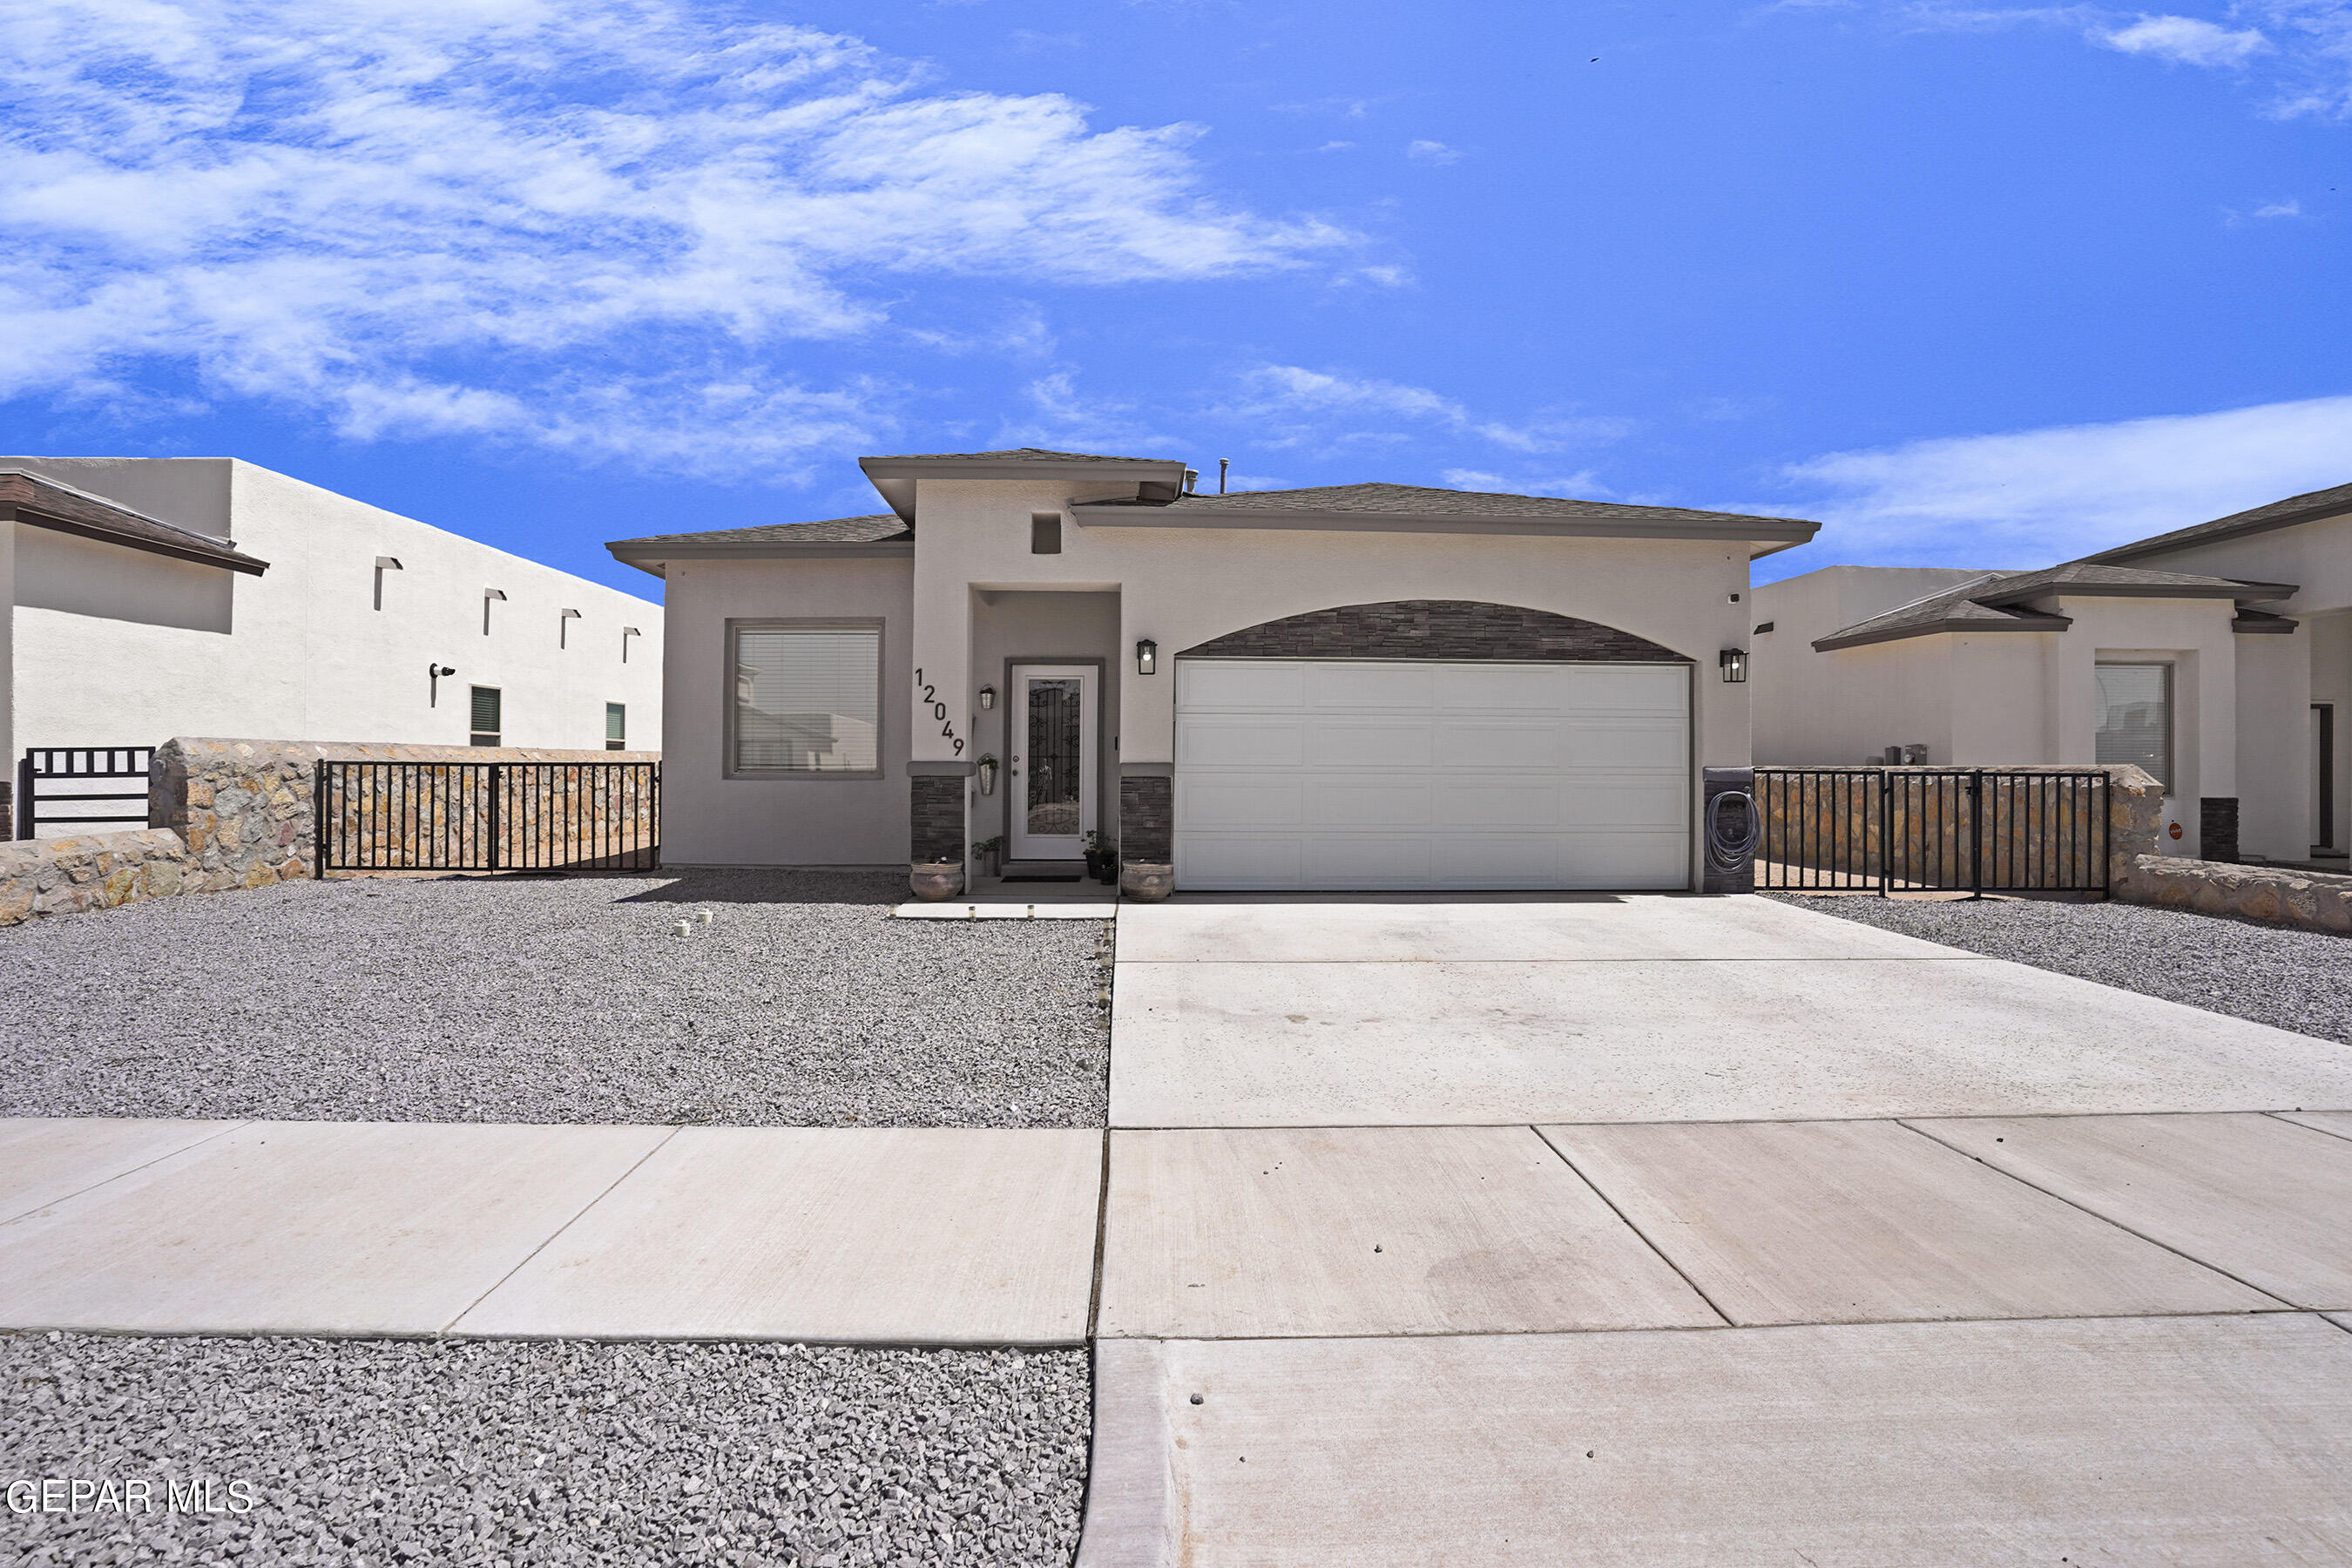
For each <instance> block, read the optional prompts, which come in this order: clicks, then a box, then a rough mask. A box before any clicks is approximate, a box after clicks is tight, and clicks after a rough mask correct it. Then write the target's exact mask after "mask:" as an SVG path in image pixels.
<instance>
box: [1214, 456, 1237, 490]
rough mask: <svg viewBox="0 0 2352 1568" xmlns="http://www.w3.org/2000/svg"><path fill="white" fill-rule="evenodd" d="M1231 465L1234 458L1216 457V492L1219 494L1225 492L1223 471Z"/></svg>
mask: <svg viewBox="0 0 2352 1568" xmlns="http://www.w3.org/2000/svg"><path fill="white" fill-rule="evenodd" d="M1233 466H1234V460H1233V459H1232V458H1218V459H1217V493H1218V494H1219V495H1223V494H1224V493H1225V471H1226V470H1227V469H1229V468H1232V467H1233Z"/></svg>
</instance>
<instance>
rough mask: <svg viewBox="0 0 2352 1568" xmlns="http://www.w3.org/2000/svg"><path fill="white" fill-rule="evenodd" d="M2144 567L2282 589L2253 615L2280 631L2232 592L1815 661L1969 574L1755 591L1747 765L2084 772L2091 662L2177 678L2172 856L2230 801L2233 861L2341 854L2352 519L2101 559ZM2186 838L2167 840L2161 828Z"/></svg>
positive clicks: (1844, 650)
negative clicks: (2288, 625) (2249, 612)
mask: <svg viewBox="0 0 2352 1568" xmlns="http://www.w3.org/2000/svg"><path fill="white" fill-rule="evenodd" d="M2118 554H2121V555H2122V556H2123V559H2121V560H2120V562H2119V563H2120V564H2123V565H2126V566H2128V567H2131V568H2137V569H2143V570H2146V571H2148V572H2162V573H2175V574H2187V575H2190V576H2196V577H2205V578H2216V579H2226V580H2229V581H2231V582H2234V583H2251V584H2294V587H2295V592H2294V595H2292V596H2291V597H2288V598H2284V599H2276V600H2270V601H2250V602H2249V605H2248V606H2247V607H2249V608H2252V609H2256V610H2259V611H2262V612H2267V613H2270V614H2273V615H2277V616H2286V617H2288V618H2289V619H2291V620H2292V621H2294V623H2295V625H2294V628H2293V629H2292V630H2291V631H2288V632H2284V633H2283V632H2279V631H2263V632H2250V631H2247V630H2245V629H2242V627H2240V626H2236V625H2234V624H2233V622H2234V620H2235V617H2236V616H2237V612H2238V609H2239V606H2238V605H2235V604H2233V603H2231V601H2230V600H2228V599H2219V598H2185V597H2181V598H2171V597H2165V596H2162V595H2161V592H2160V590H2158V589H2153V588H2151V589H2149V590H2147V592H2144V593H2136V594H2134V595H2129V596H2125V595H2115V594H2067V593H2063V592H2059V593H2055V594H2053V595H2048V596H2044V597H2040V598H2036V599H2033V600H2032V601H2031V602H2030V604H2029V605H2021V606H2020V607H2021V608H2028V609H2031V610H2032V611H2035V612H2042V613H2051V614H2055V615H2058V616H2064V617H2066V618H2067V619H2068V620H2069V621H2071V623H2072V624H2071V625H2070V626H2066V627H2065V628H2064V629H2063V630H2000V631H1972V630H1951V631H1933V632H1928V633H1926V634H1923V635H1913V636H1906V637H1901V638H1899V639H1895V640H1888V641H1879V642H1872V643H1866V644H1864V645H1862V646H1858V647H1837V648H1831V649H1826V650H1823V649H1816V648H1815V647H1813V646H1812V645H1813V644H1814V642H1815V641H1817V640H1820V639H1823V638H1828V637H1832V635H1833V634H1835V633H1837V632H1839V631H1840V630H1842V629H1843V628H1846V627H1851V626H1856V625H1857V624H1859V623H1861V622H1864V621H1865V620H1868V619H1869V618H1871V617H1873V616H1878V615H1883V614H1885V613H1888V612H1890V611H1893V610H1895V608H1896V607H1898V606H1901V605H1906V604H1910V603H1913V602H1916V600H1918V599H1919V598H1921V597H1922V596H1923V595H1927V594H1929V593H1933V592H1939V591H1944V590H1948V589H1951V588H1954V587H1957V586H1958V585H1959V584H1963V583H1966V582H1968V581H1969V580H1971V579H1973V578H1976V577H1979V576H1981V575H1984V574H1979V573H1969V572H1952V571H1945V570H1943V569H1918V568H1884V567H1862V566H1833V567H1825V568H1822V570H1820V571H1817V572H1812V573H1809V574H1805V575H1803V576H1801V577H1795V578H1790V579H1789V580H1787V581H1785V582H1780V583H1773V584H1766V585H1764V586H1762V587H1760V588H1759V589H1757V590H1756V594H1755V598H1756V605H1757V619H1758V620H1759V622H1761V621H1770V622H1772V623H1773V629H1772V630H1771V631H1770V632H1769V633H1766V634H1763V635H1760V636H1759V637H1757V638H1756V647H1755V654H1754V670H1755V686H1756V699H1755V700H1756V713H1757V719H1756V726H1757V728H1756V759H1757V761H1758V762H1759V763H1790V764H1801V763H1816V764H1822V763H1827V764H1835V763H1864V762H1875V761H1878V760H1880V759H1881V756H1882V754H1883V752H1884V750H1885V748H1886V747H1888V746H1910V745H1919V744H1924V745H1925V746H1926V747H1927V757H1926V759H1925V760H1926V761H1927V762H1928V763H1936V764H1947V765H1958V766H1999V765H2007V764H2022V763H2052V764H2069V763H2085V764H2086V763H2092V762H2094V761H2095V760H2096V744H2095V742H2096V728H2097V725H2096V718H2095V679H2096V678H2095V668H2096V667H2097V666H2098V665H2099V664H2102V663H2108V662H2129V663H2158V664H2166V665H2169V666H2171V667H2172V669H2173V677H2172V679H2173V706H2174V712H2173V759H2174V766H2173V777H2172V779H2171V781H2170V786H2171V787H2170V793H2169V794H2168V796H2167V797H2166V800H2165V806H2164V810H2165V820H2164V824H2163V826H2162V828H2161V830H2160V831H2161V832H2162V834H2163V836H2164V843H2165V846H2166V847H2167V848H2168V850H2169V851H2170V852H2172V853H2175V854H2179V855H2194V854H2196V853H2198V851H2199V850H2200V847H2202V845H2201V843H2200V840H2201V833H2200V816H2201V813H2200V803H2201V802H2205V801H2212V800H2223V801H2234V802H2236V803H2237V804H2236V811H2237V820H2238V847H2239V849H2240V850H2241V851H2242V853H2244V854H2246V855H2248V856H2250V857H2258V858H2264V859H2272V860H2296V861H2299V860H2302V859H2304V858H2306V857H2307V856H2310V855H2312V854H2313V853H2314V852H2315V849H2316V848H2318V847H2319V846H2321V845H2322V844H2323V843H2325V842H2327V841H2331V840H2332V847H2333V848H2335V849H2338V850H2340V849H2342V848H2343V847H2346V846H2347V844H2352V817H2347V795H2352V790H2347V771H2352V734H2347V731H2352V515H2346V516H2337V517H2332V518H2324V519H2319V520H2316V521H2305V522H2299V523H2295V524H2293V525H2291V526H2285V527H2281V528H2277V529H2274V530H2272V531H2265V532H2259V533H2253V534H2250V535H2247V536H2245V537H2242V538H2237V539H2231V540H2223V541H2219V542H2207V543H2200V544H2195V545H2192V546H2189V547H2184V548H2178V549H2168V550H2164V551H2160V552H2138V551H2136V550H2134V551H2128V552H2111V553H2110V555H2108V556H2105V557H2101V558H2100V559H2102V560H2111V561H2112V560H2116V559H2117V555H2118ZM2315 703H2326V704H2332V705H2333V706H2334V711H2335V714H2336V723H2335V727H2334V738H2335V757H2334V766H2333V776H2334V780H2335V787H2334V800H2333V804H2332V811H2331V813H2329V815H2330V816H2332V821H2330V822H2326V823H2323V822H2321V821H2320V820H2319V818H2320V816H2321V815H2322V814H2321V812H2320V810H2319V799H2318V796H2317V793H2316V792H2317V791H2318V789H2319V787H2320V786H2319V778H2320V769H2319V765H2318V758H2317V756H2316V755H2315V752H2314V743H2315V741H2314V737H2315V731H2316V724H2315V721H2314V719H2313V717H2312V714H2313V705H2314V704H2315ZM2176 826H2177V827H2178V828H2179V833H2178V835H2177V836H2176V835H2175V834H2174V832H2173V829H2174V828H2175V827H2176Z"/></svg>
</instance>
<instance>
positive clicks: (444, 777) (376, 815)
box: [314, 761, 661, 877]
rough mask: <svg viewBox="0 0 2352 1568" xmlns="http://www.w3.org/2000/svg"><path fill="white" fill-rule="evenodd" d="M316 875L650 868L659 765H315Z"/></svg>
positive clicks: (655, 863) (655, 864)
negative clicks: (316, 772)
mask: <svg viewBox="0 0 2352 1568" xmlns="http://www.w3.org/2000/svg"><path fill="white" fill-rule="evenodd" d="M316 788H317V798H316V801H315V805H316V808H317V818H318V842H317V845H316V852H317V853H316V858H315V861H314V864H315V866H316V868H317V870H316V874H317V875H319V876H321V877H323V876H325V875H326V874H327V873H328V872H330V871H563V870H582V871H585V870H606V871H651V870H655V869H657V868H659V867H660V865H661V844H660V825H661V764H660V763H396V762H336V761H325V762H321V763H320V764H319V776H318V783H317V786H316Z"/></svg>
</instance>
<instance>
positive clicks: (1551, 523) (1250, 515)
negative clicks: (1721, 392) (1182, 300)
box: [1069, 501, 1822, 553]
mask: <svg viewBox="0 0 2352 1568" xmlns="http://www.w3.org/2000/svg"><path fill="white" fill-rule="evenodd" d="M1069 511H1070V516H1071V517H1072V518H1073V519H1075V520H1076V521H1077V522H1078V523H1079V524H1080V525H1081V526H1082V527H1087V528H1265V529H1295V530H1306V531H1321V532H1339V533H1498V534H1527V535H1533V536H1537V537H1546V536H1549V537H1557V538H1565V539H1579V538H1580V539H1737V540H1746V541H1748V542H1750V543H1752V544H1763V545H1766V546H1768V547H1769V548H1768V550H1767V551H1762V552H1758V553H1768V552H1769V550H1787V549H1790V548H1792V547H1794V546H1796V545H1799V544H1803V543H1805V542H1808V541H1809V540H1811V538H1812V537H1813V535H1814V534H1815V533H1817V532H1819V531H1821V526H1822V525H1821V524H1820V523H1818V522H1808V521H1802V520H1801V519H1797V518H1790V519H1789V520H1787V521H1785V522H1783V521H1779V520H1776V519H1770V518H1760V519H1744V520H1741V521H1725V522H1719V523H1702V522H1645V521H1634V520H1633V519H1626V518H1587V517H1525V516H1513V515H1508V514H1495V515H1488V516H1484V517H1482V516H1478V515H1476V514H1475V513H1466V514H1465V513H1461V512H1445V513H1433V512H1395V511H1278V512H1277V511H1213V510H1207V509H1194V508H1189V507H1184V506H1181V505H1176V506H1166V507H1152V506H1134V505H1131V504H1128V505H1122V504H1119V503H1117V502H1111V503H1104V502H1099V501H1081V502H1079V503H1078V504H1076V505H1075V506H1073V507H1071V508H1070V509H1069Z"/></svg>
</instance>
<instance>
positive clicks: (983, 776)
mask: <svg viewBox="0 0 2352 1568" xmlns="http://www.w3.org/2000/svg"><path fill="white" fill-rule="evenodd" d="M972 772H973V773H977V774H978V775H979V777H980V793H981V794H982V795H994V794H995V793H996V753H995V752H982V753H981V758H980V761H978V762H977V763H973V764H972ZM997 842H998V843H999V844H1002V843H1003V840H1002V839H999V840H997Z"/></svg>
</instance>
